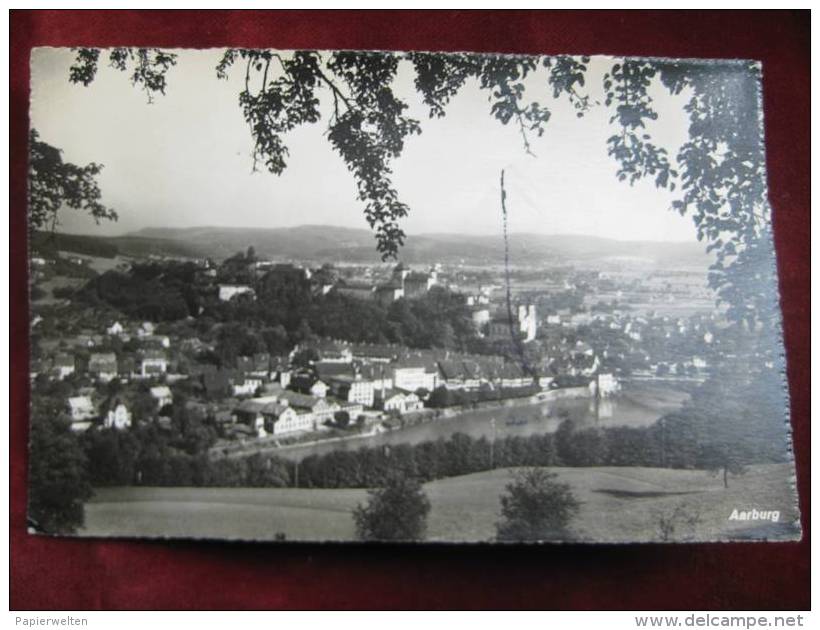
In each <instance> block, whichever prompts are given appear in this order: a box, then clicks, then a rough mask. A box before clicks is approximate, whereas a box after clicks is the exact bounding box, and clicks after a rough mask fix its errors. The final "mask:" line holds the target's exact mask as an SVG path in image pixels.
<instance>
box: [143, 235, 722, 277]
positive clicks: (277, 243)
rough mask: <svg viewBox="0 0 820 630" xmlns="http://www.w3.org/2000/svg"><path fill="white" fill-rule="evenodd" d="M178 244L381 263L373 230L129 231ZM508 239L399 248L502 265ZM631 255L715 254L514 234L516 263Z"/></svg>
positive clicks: (678, 257)
mask: <svg viewBox="0 0 820 630" xmlns="http://www.w3.org/2000/svg"><path fill="white" fill-rule="evenodd" d="M130 236H133V237H136V238H141V239H159V240H161V241H162V242H165V243H169V242H174V243H179V244H184V246H186V247H188V248H191V249H195V250H197V251H201V252H207V255H209V256H213V257H214V258H224V257H226V256H230V255H231V254H234V253H235V252H237V251H240V250H244V249H246V248H247V247H248V246H253V247H254V248H255V249H256V251H257V253H258V254H259V255H261V256H264V257H266V258H272V259H288V258H299V259H312V260H329V261H333V260H346V261H350V262H377V261H378V260H379V257H378V254H377V252H376V249H375V244H374V240H373V234H372V233H371V232H370V231H369V230H363V229H355V228H343V227H336V226H316V225H303V226H299V227H293V228H267V229H251V228H217V227H200V228H176V229H172V228H149V229H145V230H140V231H139V232H136V233H134V234H133V235H130ZM503 257H504V241H503V239H502V237H501V235H500V234H499V235H498V236H471V235H465V234H411V235H409V236H408V237H407V240H406V242H405V245H404V247H403V248H402V250H401V255H400V258H401V259H402V260H404V261H405V262H407V263H411V264H412V263H428V262H431V261H440V262H450V263H452V262H462V261H463V262H465V263H480V264H500V263H501V262H502V261H503ZM623 257H629V258H633V259H644V260H646V261H647V262H650V263H652V264H656V265H668V264H669V263H673V264H675V265H686V266H696V267H703V268H704V269H705V268H706V267H707V266H708V265H709V264H710V262H711V257H709V256H707V255H706V253H705V252H704V247H703V246H702V245H700V244H698V243H668V242H650V241H640V242H634V241H617V240H612V239H605V238H598V237H591V236H578V235H539V234H512V235H511V236H510V258H511V261H512V263H513V264H532V263H544V262H552V261H554V262H568V261H593V260H604V259H615V258H623Z"/></svg>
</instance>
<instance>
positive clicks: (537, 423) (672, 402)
mask: <svg viewBox="0 0 820 630" xmlns="http://www.w3.org/2000/svg"><path fill="white" fill-rule="evenodd" d="M686 398H687V395H686V394H685V393H683V392H680V391H676V390H672V389H662V390H661V389H660V388H655V389H652V390H646V389H645V388H644V389H641V390H639V391H629V390H626V391H624V392H623V393H621V394H619V395H618V396H616V397H613V398H605V399H602V400H600V401H597V402H596V401H595V400H594V399H592V398H575V399H568V400H559V401H552V402H544V403H538V404H534V405H525V406H510V407H493V408H487V409H476V410H472V411H469V412H467V413H465V414H463V415H459V416H456V417H449V418H448V417H440V418H438V419H436V420H434V421H432V422H427V423H424V424H418V425H415V426H410V427H406V428H403V429H401V430H396V431H390V432H387V433H381V434H378V435H374V436H370V437H367V438H361V439H354V440H345V441H338V442H332V443H325V444H314V445H311V446H304V447H295V448H288V449H279V450H277V451H276V454H277V455H280V456H282V457H286V458H288V459H301V458H303V457H306V456H307V455H313V454H322V453H327V452H330V451H335V450H351V449H352V450H355V449H358V448H361V447H363V446H379V445H385V444H401V443H409V444H417V443H419V442H425V441H428V440H437V439H439V438H447V437H449V436H450V435H452V434H453V433H457V432H459V433H466V434H467V435H469V436H471V437H473V438H479V437H482V436H483V437H486V438H488V439H492V438H493V437H495V438H502V437H504V436H507V435H518V436H527V435H533V434H537V433H550V432H552V431H555V430H556V429H557V428H558V426H559V425H560V424H561V422H563V421H564V420H565V419H571V420H573V421H574V422H575V423H576V426H578V427H580V428H583V427H591V426H602V427H605V426H631V427H640V426H647V425H650V424H652V423H653V422H655V421H656V420H657V419H658V418H659V417H660V416H662V415H663V414H665V413H667V412H669V411H672V410H674V409H677V408H679V407H680V405H681V404H682V403H683V401H684V400H685V399H686ZM596 407H597V409H596ZM493 420H494V422H493Z"/></svg>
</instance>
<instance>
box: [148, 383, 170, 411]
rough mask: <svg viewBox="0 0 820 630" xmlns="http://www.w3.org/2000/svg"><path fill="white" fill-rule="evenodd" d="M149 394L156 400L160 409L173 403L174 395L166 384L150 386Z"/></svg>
mask: <svg viewBox="0 0 820 630" xmlns="http://www.w3.org/2000/svg"><path fill="white" fill-rule="evenodd" d="M151 396H153V398H154V400H156V401H157V409H162V408H163V407H165V406H166V405H170V404H173V402H174V395H173V394H172V393H171V389H170V388H169V387H168V386H167V385H158V386H157V387H152V388H151Z"/></svg>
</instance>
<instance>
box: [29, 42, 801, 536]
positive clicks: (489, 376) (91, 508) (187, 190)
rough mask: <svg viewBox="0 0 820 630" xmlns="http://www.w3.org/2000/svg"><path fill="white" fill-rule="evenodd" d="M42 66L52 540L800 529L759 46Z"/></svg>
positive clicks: (96, 53)
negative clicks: (681, 55) (684, 51)
mask: <svg viewBox="0 0 820 630" xmlns="http://www.w3.org/2000/svg"><path fill="white" fill-rule="evenodd" d="M30 71H31V75H30V89H31V93H30V110H29V117H30V130H29V169H28V176H29V180H28V229H29V284H30V299H29V314H30V340H31V341H30V365H29V376H30V388H31V408H30V432H29V435H30V440H29V476H28V529H29V531H30V532H31V533H36V534H43V535H51V536H77V537H92V538H172V539H218V540H243V541H265V542H275V543H288V542H291V541H312V542H346V541H349V542H353V541H358V542H362V541H364V542H369V541H372V542H412V543H484V544H509V543H530V544H535V543H647V542H652V543H691V542H721V541H758V542H761V543H763V542H766V541H797V540H800V539H801V527H800V513H799V509H798V505H797V494H796V489H795V481H796V480H795V467H794V458H793V455H792V443H791V425H790V418H789V392H788V387H787V382H786V377H785V358H784V350H783V341H782V332H781V311H780V305H779V296H778V284H777V270H776V265H775V256H774V242H773V238H772V223H771V209H770V206H769V200H768V191H767V174H766V155H765V148H764V141H763V137H764V135H763V134H764V125H765V120H764V115H763V109H762V105H761V103H762V91H761V90H762V87H761V85H762V84H761V81H762V75H761V64H760V63H758V62H756V61H753V60H734V59H713V60H709V59H673V58H644V57H610V56H596V55H591V56H580V55H566V56H532V55H501V54H486V53H481V54H479V53H469V52H463V53H453V52H447V53H438V52H406V53H405V52H388V51H381V52H380V51H356V50H273V49H246V48H228V49H225V48H222V49H216V48H205V49H182V48H167V49H166V48H162V49H160V48H128V47H121V48H46V47H39V48H34V49H33V50H32V52H31V63H30Z"/></svg>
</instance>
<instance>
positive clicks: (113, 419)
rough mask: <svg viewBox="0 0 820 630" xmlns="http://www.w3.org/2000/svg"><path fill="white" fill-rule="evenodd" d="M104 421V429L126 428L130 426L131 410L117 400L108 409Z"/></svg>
mask: <svg viewBox="0 0 820 630" xmlns="http://www.w3.org/2000/svg"><path fill="white" fill-rule="evenodd" d="M104 423H105V428H106V429H112V428H113V429H127V428H128V427H130V426H131V412H130V411H128V407H126V406H125V405H124V404H123V403H121V402H117V404H116V405H114V406H113V407H111V408H110V409H109V410H108V413H107V414H106V416H105V421H104Z"/></svg>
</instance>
